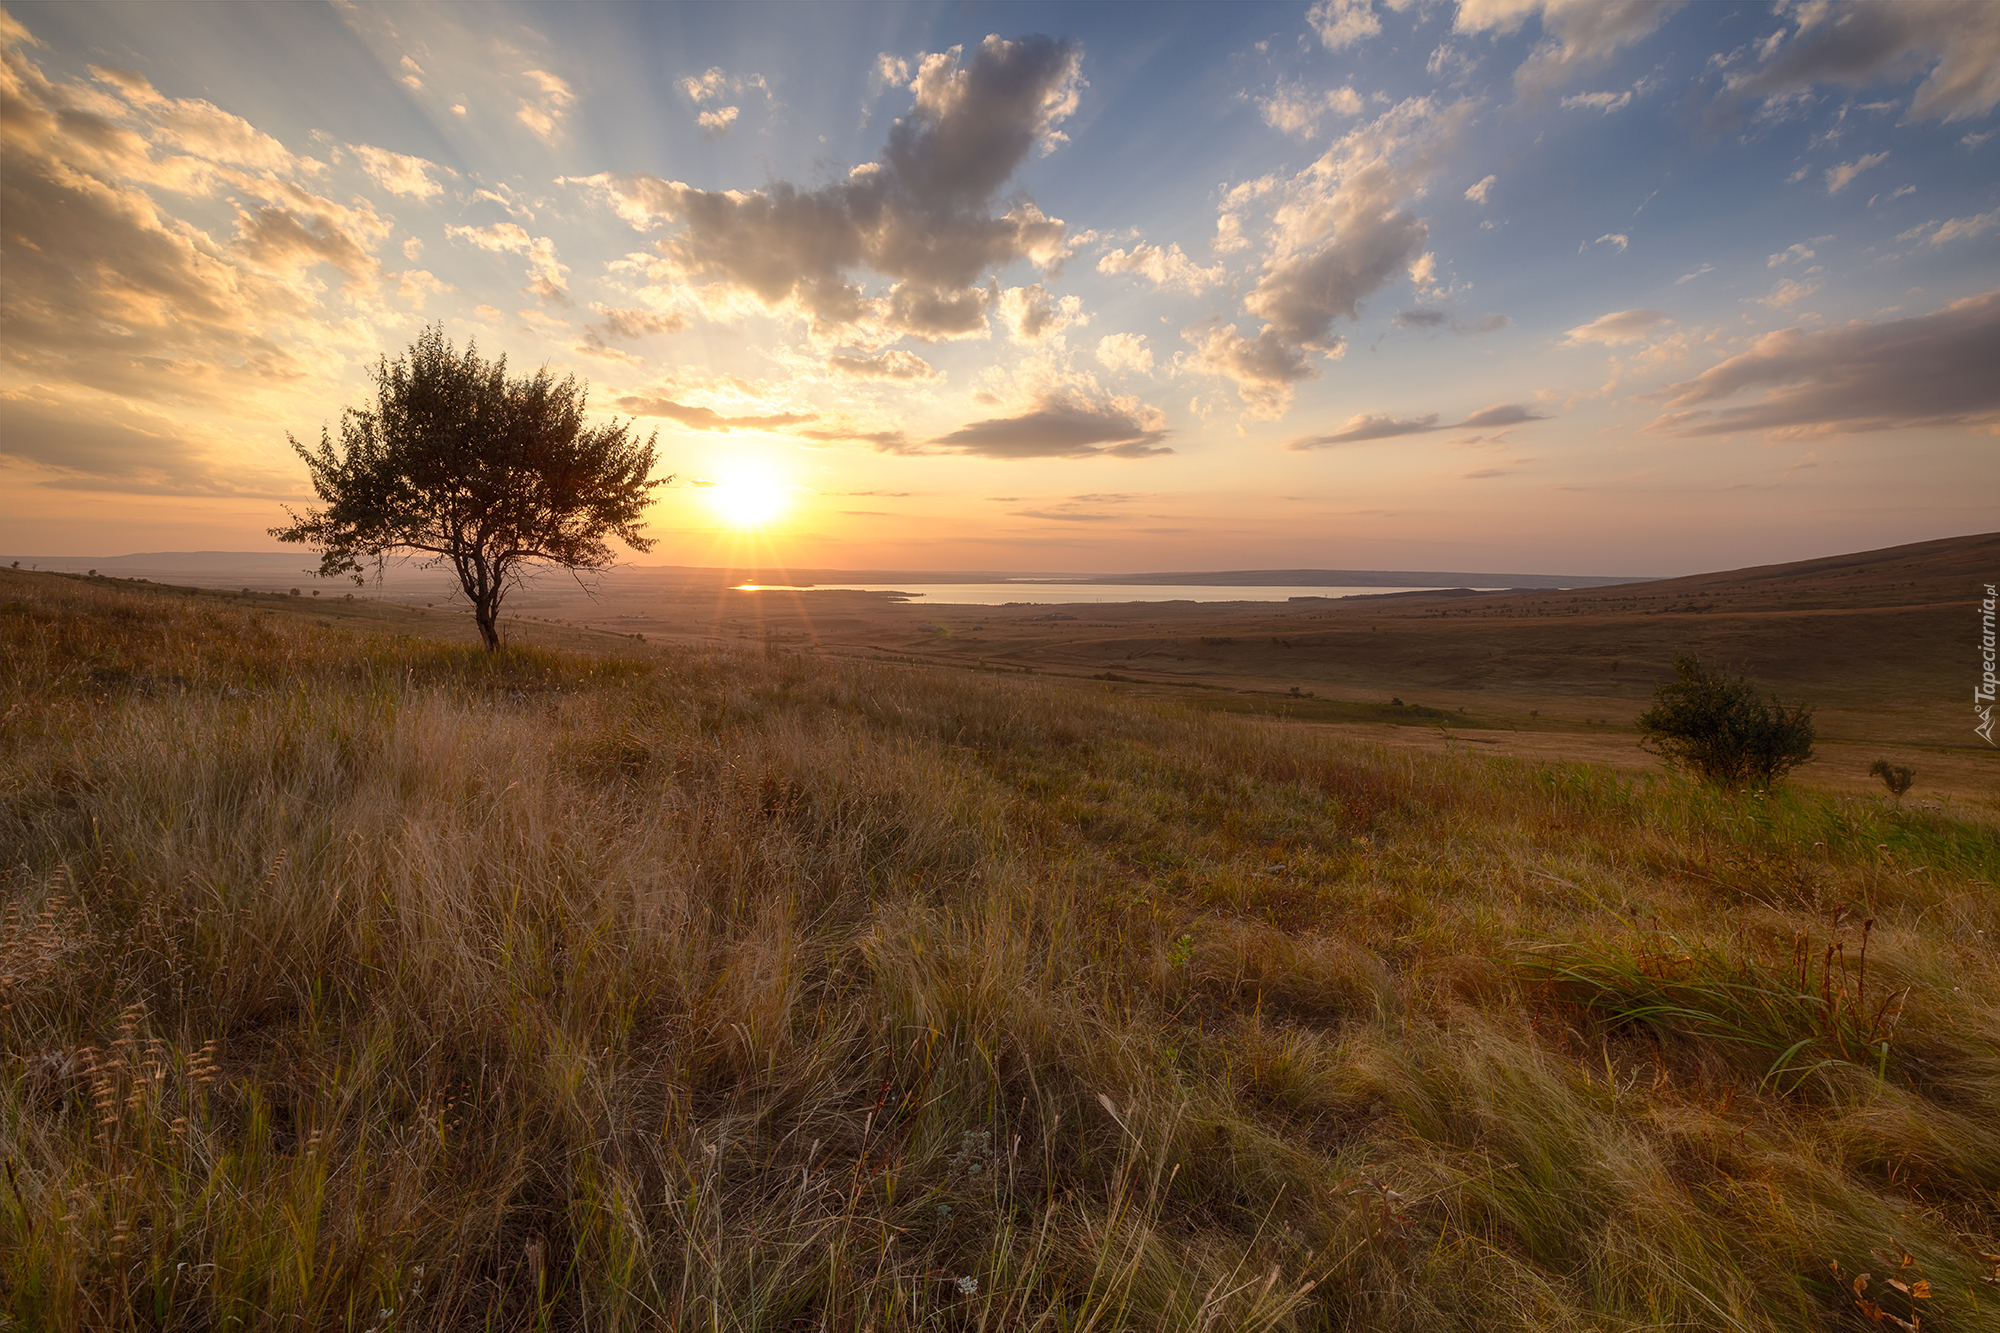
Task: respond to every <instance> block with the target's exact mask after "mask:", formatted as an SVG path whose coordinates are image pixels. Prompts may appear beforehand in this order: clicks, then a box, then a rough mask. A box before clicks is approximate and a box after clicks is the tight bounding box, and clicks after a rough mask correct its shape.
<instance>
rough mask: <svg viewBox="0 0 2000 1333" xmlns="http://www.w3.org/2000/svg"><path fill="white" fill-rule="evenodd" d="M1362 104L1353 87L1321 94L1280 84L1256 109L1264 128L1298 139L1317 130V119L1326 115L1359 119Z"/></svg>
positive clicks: (1299, 87) (1363, 105) (1300, 87)
mask: <svg viewBox="0 0 2000 1333" xmlns="http://www.w3.org/2000/svg"><path fill="white" fill-rule="evenodd" d="M1365 105H1366V104H1365V103H1364V102H1363V101H1362V100H1361V94H1360V93H1357V92H1355V91H1354V89H1352V88H1347V87H1341V88H1335V89H1333V90H1331V91H1329V92H1324V93H1321V92H1311V91H1308V90H1307V89H1305V88H1304V87H1303V86H1300V85H1297V84H1293V85H1289V86H1288V85H1285V84H1280V85H1279V86H1278V90H1277V91H1276V92H1274V93H1272V94H1271V96H1270V97H1268V98H1265V99H1263V100H1261V101H1259V102H1258V103H1257V106H1258V109H1259V110H1261V111H1262V112H1263V113H1264V123H1265V124H1266V125H1269V126H1270V127H1271V128H1272V129H1274V130H1278V131H1281V132H1282V133H1285V134H1296V135H1298V136H1299V137H1301V138H1305V137H1307V136H1309V135H1312V134H1314V133H1316V132H1317V131H1318V130H1319V118H1320V117H1321V116H1322V115H1324V114H1325V113H1326V112H1328V111H1331V112H1334V113H1335V114H1336V115H1342V116H1358V115H1360V114H1361V112H1362V110H1363V109H1364V107H1365Z"/></svg>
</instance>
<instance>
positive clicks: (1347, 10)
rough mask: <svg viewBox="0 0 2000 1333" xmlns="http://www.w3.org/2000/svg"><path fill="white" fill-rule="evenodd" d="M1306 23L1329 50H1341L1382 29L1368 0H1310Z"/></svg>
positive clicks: (1364, 39)
mask: <svg viewBox="0 0 2000 1333" xmlns="http://www.w3.org/2000/svg"><path fill="white" fill-rule="evenodd" d="M1306 22H1307V23H1308V24H1310V25H1311V26H1312V29H1313V31H1314V32H1317V33H1318V34H1319V39H1320V41H1321V42H1322V43H1324V44H1325V46H1326V49H1327V50H1329V51H1341V50H1345V49H1346V48H1348V47H1350V46H1353V45H1354V44H1355V43H1357V42H1363V41H1366V40H1367V39H1368V38H1370V37H1373V36H1375V34H1377V33H1379V32H1381V31H1382V20H1380V19H1378V18H1376V17H1375V7H1374V6H1373V5H1372V4H1371V3H1370V0H1313V6H1312V8H1311V9H1308V10H1307V11H1306Z"/></svg>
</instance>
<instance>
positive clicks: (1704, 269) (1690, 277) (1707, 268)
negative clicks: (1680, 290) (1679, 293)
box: [1674, 264, 1715, 287]
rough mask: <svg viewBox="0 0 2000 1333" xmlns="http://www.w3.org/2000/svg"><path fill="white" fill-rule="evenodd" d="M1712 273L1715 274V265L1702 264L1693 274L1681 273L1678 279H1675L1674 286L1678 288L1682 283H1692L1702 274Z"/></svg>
mask: <svg viewBox="0 0 2000 1333" xmlns="http://www.w3.org/2000/svg"><path fill="white" fill-rule="evenodd" d="M1713 272H1715V265H1713V264H1703V265H1702V266H1701V267H1700V268H1698V269H1696V270H1695V271H1694V272H1692V273H1683V274H1681V275H1680V276H1679V277H1678V278H1675V279H1674V285H1675V286H1676V287H1678V286H1680V285H1681V284H1682V283H1684V282H1693V281H1694V280H1695V279H1696V278H1699V277H1701V276H1702V275H1703V274H1706V273H1713Z"/></svg>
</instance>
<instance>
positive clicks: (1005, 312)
mask: <svg viewBox="0 0 2000 1333" xmlns="http://www.w3.org/2000/svg"><path fill="white" fill-rule="evenodd" d="M994 313H995V314H997V315H998V316H999V317H1000V323H1001V324H1002V325H1003V326H1004V327H1005V328H1006V330H1007V337H1008V339H1009V340H1010V341H1012V342H1017V343H1037V342H1042V341H1043V340H1045V339H1048V338H1051V337H1053V336H1054V335H1056V334H1058V333H1061V332H1062V331H1063V330H1064V329H1066V328H1069V327H1071V326H1072V325H1076V324H1088V323H1089V322H1090V317H1089V316H1087V315H1085V314H1084V313H1083V302H1082V300H1081V299H1080V298H1078V297H1075V296H1064V297H1059V298H1058V297H1053V296H1050V295H1049V294H1048V292H1047V291H1045V290H1043V288H1042V284H1041V283H1039V282H1038V283H1035V284H1034V285H1033V286H1029V287H1009V288H1008V289H1007V290H1006V291H1004V292H1002V293H1000V299H999V300H998V301H997V302H995V303H994Z"/></svg>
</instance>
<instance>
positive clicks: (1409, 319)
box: [1390, 309, 1451, 329]
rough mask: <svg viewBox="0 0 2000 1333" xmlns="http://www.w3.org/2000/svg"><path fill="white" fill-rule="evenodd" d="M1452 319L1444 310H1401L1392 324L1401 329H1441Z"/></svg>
mask: <svg viewBox="0 0 2000 1333" xmlns="http://www.w3.org/2000/svg"><path fill="white" fill-rule="evenodd" d="M1450 319H1451V316H1449V315H1447V314H1445V313H1444V311H1442V310H1421V309H1419V310H1399V311H1397V312H1396V318H1395V319H1393V320H1391V321H1390V323H1392V324H1394V325H1395V326H1396V327H1397V328H1399V329H1440V328H1443V327H1444V326H1445V324H1446V323H1447V322H1448V321H1449V320H1450Z"/></svg>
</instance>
